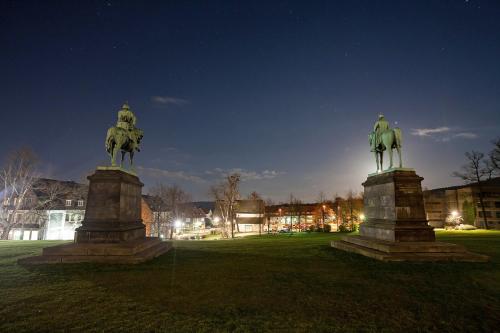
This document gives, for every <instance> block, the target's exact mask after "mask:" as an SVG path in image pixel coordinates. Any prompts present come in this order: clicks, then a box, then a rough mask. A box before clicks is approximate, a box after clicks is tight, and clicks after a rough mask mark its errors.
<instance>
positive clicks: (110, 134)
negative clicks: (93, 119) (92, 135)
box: [105, 127, 115, 154]
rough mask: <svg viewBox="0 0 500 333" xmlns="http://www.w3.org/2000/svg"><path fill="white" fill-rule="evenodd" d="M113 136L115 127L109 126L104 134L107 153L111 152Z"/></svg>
mask: <svg viewBox="0 0 500 333" xmlns="http://www.w3.org/2000/svg"><path fill="white" fill-rule="evenodd" d="M114 136H115V128H114V127H111V128H109V129H108V134H107V135H106V143H105V146H106V151H107V152H108V153H110V154H111V153H112V150H113V141H114Z"/></svg>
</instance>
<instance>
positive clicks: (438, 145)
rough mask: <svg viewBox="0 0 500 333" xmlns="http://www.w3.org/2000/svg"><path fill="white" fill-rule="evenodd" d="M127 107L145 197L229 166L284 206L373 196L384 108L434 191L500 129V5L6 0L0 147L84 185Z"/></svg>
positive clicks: (205, 183)
mask: <svg viewBox="0 0 500 333" xmlns="http://www.w3.org/2000/svg"><path fill="white" fill-rule="evenodd" d="M126 100H128V101H129V103H130V106H131V108H132V110H133V112H134V113H135V114H136V116H137V118H138V123H137V126H138V127H140V128H142V129H143V130H144V131H145V137H144V140H143V142H142V152H141V153H139V154H137V165H138V166H139V175H140V177H141V179H142V180H143V182H145V184H146V189H145V192H147V188H148V187H150V186H152V185H154V184H155V183H156V182H164V183H167V184H173V183H176V184H178V185H180V186H182V187H184V188H185V189H186V190H187V191H188V192H190V193H191V194H192V195H193V197H194V199H197V200H202V199H208V198H209V196H208V188H209V186H210V185H211V184H213V183H215V182H217V181H218V180H219V179H220V178H221V177H222V176H223V175H224V174H226V173H228V172H231V171H232V170H239V171H240V173H241V174H242V176H243V182H242V184H241V189H242V193H243V194H248V193H249V192H251V191H253V190H255V191H257V192H259V193H261V194H262V195H263V196H264V197H266V198H267V197H271V198H273V199H274V200H275V201H280V200H283V201H284V200H286V197H287V196H288V195H289V193H290V192H293V193H294V194H295V195H296V196H297V197H299V198H300V199H302V200H304V201H311V200H314V199H315V198H316V197H317V195H318V192H319V191H324V192H325V193H326V194H327V195H329V196H333V194H334V193H338V194H345V192H346V191H347V190H348V189H353V190H355V191H359V190H361V182H363V181H364V180H365V179H366V176H367V174H368V173H370V172H373V171H374V169H375V162H374V160H373V156H372V154H371V153H370V152H369V146H368V139H367V135H368V132H369V131H370V130H371V128H372V126H373V122H374V121H376V119H377V115H378V114H379V113H383V114H384V115H385V116H386V118H387V119H388V120H389V121H390V123H391V124H392V125H393V126H394V124H395V123H397V125H398V126H399V127H401V129H402V130H403V136H404V142H403V145H404V148H403V149H404V156H403V157H404V162H405V164H406V165H405V166H408V167H413V168H415V169H416V171H417V173H418V174H419V175H421V176H423V177H424V178H425V180H424V183H423V185H424V186H427V187H429V188H434V187H440V186H446V185H452V184H459V183H460V180H459V179H456V178H453V177H451V173H452V172H453V171H454V170H457V169H458V168H459V167H460V165H461V164H463V162H464V157H463V154H464V152H465V151H468V150H471V149H476V150H481V151H484V152H487V151H489V150H490V148H491V145H490V141H491V140H492V139H494V138H495V137H497V136H498V135H500V2H498V1H477V0H469V1H423V0H422V1H420V0H419V1H401V2H395V1H371V0H370V1H345V2H340V1H325V2H320V1H302V2H285V1H279V2H278V1H263V2H257V1H248V2H243V1H235V2H225V1H200V2H196V1H168V2H167V1H134V2H125V1H123V2H122V1H36V2H29V1H5V0H3V1H0V110H1V111H0V112H1V129H2V140H1V145H0V156H4V155H5V154H6V153H7V152H8V151H10V150H13V149H16V148H19V147H20V146H23V145H29V146H31V147H33V149H34V150H35V151H36V152H37V153H38V155H39V156H40V158H41V159H42V160H43V162H44V174H45V175H46V176H50V177H53V178H58V179H74V180H79V179H81V178H82V175H83V174H85V173H86V172H89V171H90V170H92V169H95V167H96V166H97V165H103V164H106V163H108V156H107V153H106V152H105V150H104V139H105V135H106V130H107V128H108V127H110V126H113V125H114V124H115V123H116V117H117V111H118V110H119V109H120V107H121V105H122V104H123V102H124V101H126Z"/></svg>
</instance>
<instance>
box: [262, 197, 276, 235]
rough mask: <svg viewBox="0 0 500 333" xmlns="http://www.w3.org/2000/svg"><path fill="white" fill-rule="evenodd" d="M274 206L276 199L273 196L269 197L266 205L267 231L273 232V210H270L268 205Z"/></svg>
mask: <svg viewBox="0 0 500 333" xmlns="http://www.w3.org/2000/svg"><path fill="white" fill-rule="evenodd" d="M271 206H274V200H273V199H271V198H267V199H266V201H265V205H264V211H265V215H266V220H267V233H268V234H269V233H271V212H269V211H268V210H267V209H266V207H271Z"/></svg>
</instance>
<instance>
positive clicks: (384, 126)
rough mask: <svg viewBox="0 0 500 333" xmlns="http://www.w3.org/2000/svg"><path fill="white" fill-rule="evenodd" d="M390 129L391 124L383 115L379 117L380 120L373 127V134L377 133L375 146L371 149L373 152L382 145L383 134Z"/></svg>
mask: <svg viewBox="0 0 500 333" xmlns="http://www.w3.org/2000/svg"><path fill="white" fill-rule="evenodd" d="M388 129H389V122H388V121H387V120H385V117H384V115H383V114H379V115H378V120H377V121H376V122H375V125H373V133H375V140H374V141H373V146H372V147H371V151H376V149H377V148H379V146H380V144H381V143H382V136H381V134H382V133H383V132H385V131H387V130H388Z"/></svg>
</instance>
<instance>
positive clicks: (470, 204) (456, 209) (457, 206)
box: [423, 177, 500, 230]
mask: <svg viewBox="0 0 500 333" xmlns="http://www.w3.org/2000/svg"><path fill="white" fill-rule="evenodd" d="M481 188H482V192H483V202H484V206H485V211H486V219H487V221H488V226H489V228H490V229H498V230H500V177H496V178H492V179H490V180H486V181H483V182H481ZM423 194H424V205H425V211H426V214H427V220H428V221H429V224H430V225H432V226H433V227H437V228H442V227H444V224H445V221H446V219H447V218H448V217H449V216H451V215H452V214H454V215H457V216H460V217H461V219H462V220H463V223H465V224H471V225H475V226H476V227H479V228H483V227H484V217H483V212H482V210H481V205H480V202H479V187H478V184H477V183H471V184H467V185H461V186H451V187H443V188H437V189H433V190H426V191H423Z"/></svg>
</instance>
